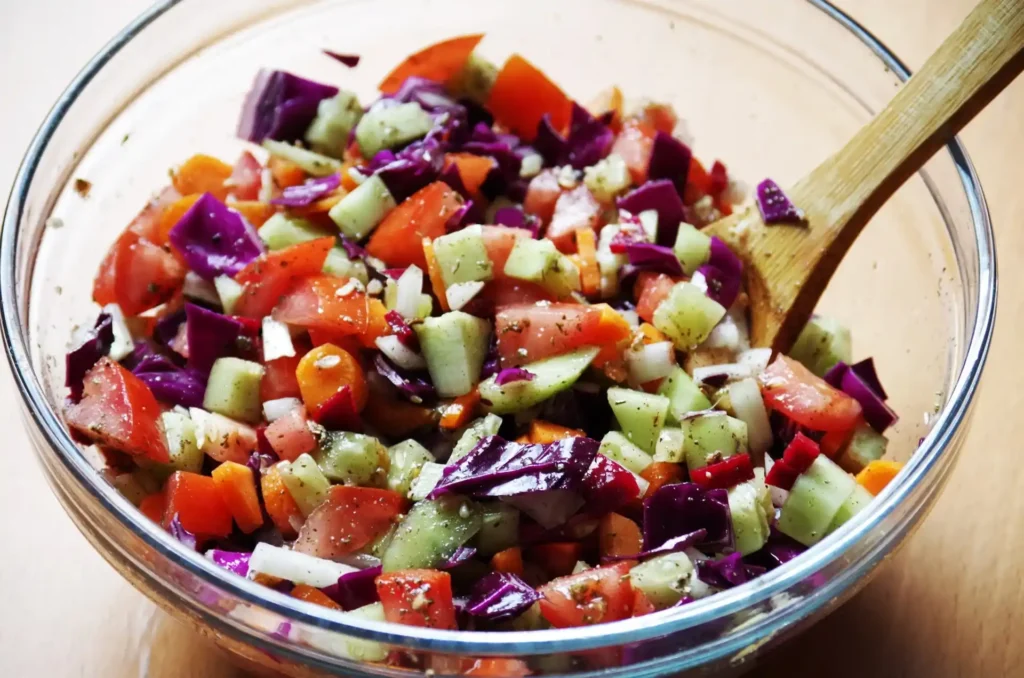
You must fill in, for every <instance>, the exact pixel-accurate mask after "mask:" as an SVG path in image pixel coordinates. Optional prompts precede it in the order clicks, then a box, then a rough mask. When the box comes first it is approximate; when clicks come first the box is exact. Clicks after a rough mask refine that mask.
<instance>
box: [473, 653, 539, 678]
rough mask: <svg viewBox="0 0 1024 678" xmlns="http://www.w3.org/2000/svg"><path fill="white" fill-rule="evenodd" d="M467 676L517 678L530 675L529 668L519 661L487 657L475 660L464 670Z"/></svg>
mask: <svg viewBox="0 0 1024 678" xmlns="http://www.w3.org/2000/svg"><path fill="white" fill-rule="evenodd" d="M464 675H467V676H494V677H495V678H519V677H520V676H528V675H530V667H529V666H527V665H526V662H524V661H522V660H521V659H507V658H505V657H487V658H485V659H477V660H475V661H474V662H473V665H472V666H470V667H469V668H468V669H466V672H465V674H464Z"/></svg>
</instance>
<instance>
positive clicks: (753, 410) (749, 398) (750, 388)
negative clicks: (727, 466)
mask: <svg viewBox="0 0 1024 678" xmlns="http://www.w3.org/2000/svg"><path fill="white" fill-rule="evenodd" d="M729 401H730V402H731V404H732V410H733V412H735V413H736V418H737V419H740V420H742V421H743V423H745V424H746V425H747V444H748V445H749V447H750V451H751V452H754V453H755V454H764V453H765V452H767V451H768V449H769V448H770V447H771V446H772V427H771V424H769V423H768V411H767V410H766V409H765V407H764V399H763V398H762V397H761V389H759V388H758V387H757V382H756V381H754V380H753V379H741V380H740V381H737V382H733V383H732V384H729Z"/></svg>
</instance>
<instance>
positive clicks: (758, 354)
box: [736, 348, 772, 377]
mask: <svg viewBox="0 0 1024 678" xmlns="http://www.w3.org/2000/svg"><path fill="white" fill-rule="evenodd" d="M771 359H772V350H771V349H770V348H749V349H747V350H746V351H741V352H740V354H739V355H738V356H736V362H737V363H739V364H740V365H747V366H748V367H750V371H751V372H753V373H754V376H755V377H756V376H757V375H759V374H761V373H762V372H764V370H765V368H766V367H768V363H769V362H771Z"/></svg>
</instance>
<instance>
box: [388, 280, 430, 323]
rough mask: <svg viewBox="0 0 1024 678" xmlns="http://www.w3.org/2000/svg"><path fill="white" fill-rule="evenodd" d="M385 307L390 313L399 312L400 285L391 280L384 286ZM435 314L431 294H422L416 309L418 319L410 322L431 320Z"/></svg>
mask: <svg viewBox="0 0 1024 678" xmlns="http://www.w3.org/2000/svg"><path fill="white" fill-rule="evenodd" d="M384 306H385V307H386V308H387V309H388V310H389V311H397V310H398V283H397V282H396V281H394V280H392V279H391V278H388V281H387V282H386V283H385V284H384ZM433 312H434V300H433V299H431V297H430V295H429V294H421V295H420V301H419V304H418V306H417V307H416V317H415V318H409V320H423V319H425V318H429V317H430V314H431V313H433Z"/></svg>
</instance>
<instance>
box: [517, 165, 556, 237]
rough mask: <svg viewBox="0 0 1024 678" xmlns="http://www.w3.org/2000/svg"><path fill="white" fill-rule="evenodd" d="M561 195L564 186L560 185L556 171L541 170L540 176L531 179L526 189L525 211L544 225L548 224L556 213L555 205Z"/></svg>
mask: <svg viewBox="0 0 1024 678" xmlns="http://www.w3.org/2000/svg"><path fill="white" fill-rule="evenodd" d="M560 195H562V186H561V184H559V183H558V175H557V174H556V173H555V170H553V169H546V170H541V172H540V174H538V175H537V176H535V177H534V178H532V179H530V184H529V185H528V186H527V187H526V197H525V198H524V199H523V211H524V212H526V213H527V214H532V215H533V216H535V217H537V218H538V219H540V221H541V223H542V224H547V223H548V222H550V221H551V217H552V216H553V215H554V213H555V203H557V202H558V197H559V196H560Z"/></svg>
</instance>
